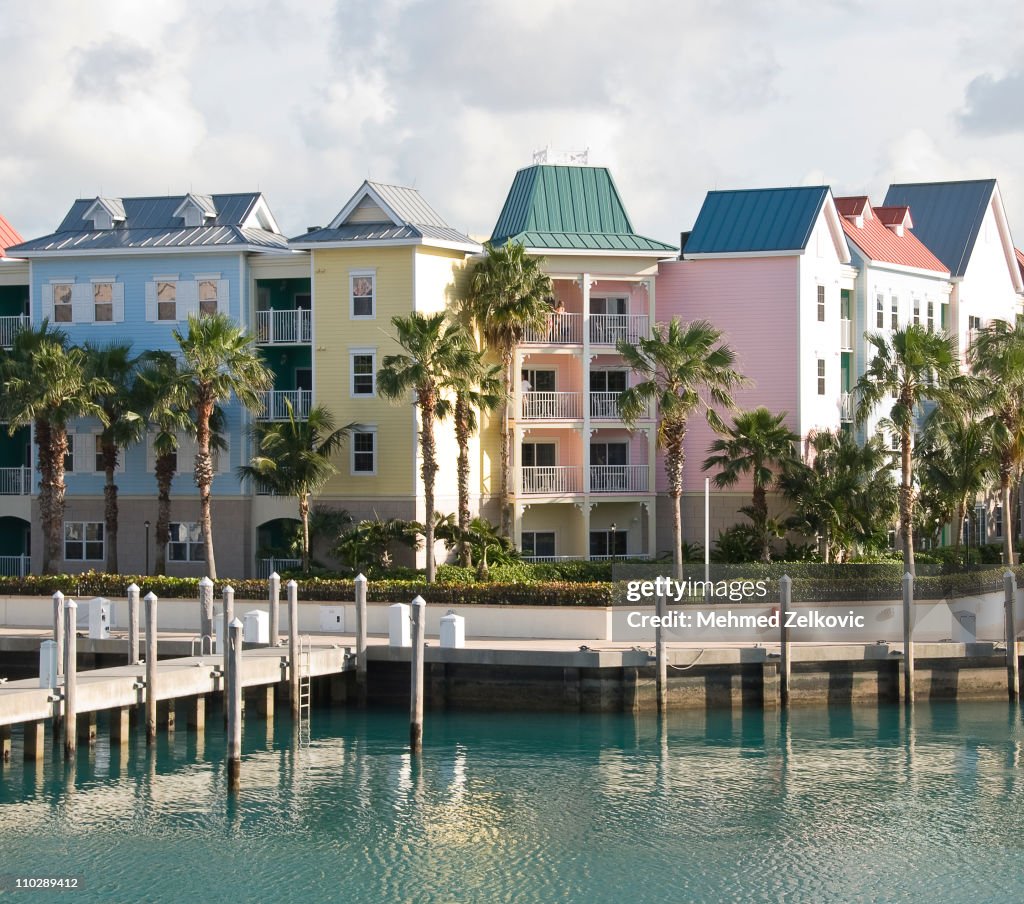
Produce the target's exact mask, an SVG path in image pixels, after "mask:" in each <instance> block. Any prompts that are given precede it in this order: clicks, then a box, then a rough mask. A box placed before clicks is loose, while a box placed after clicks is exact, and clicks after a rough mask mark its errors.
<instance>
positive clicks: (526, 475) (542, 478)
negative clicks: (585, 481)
mask: <svg viewBox="0 0 1024 904" xmlns="http://www.w3.org/2000/svg"><path fill="white" fill-rule="evenodd" d="M579 492H580V469H579V468H578V467H574V466H572V465H541V466H539V467H530V468H523V493H533V494H544V495H555V494H559V493H579Z"/></svg>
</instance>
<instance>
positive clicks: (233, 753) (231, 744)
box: [224, 618, 242, 791]
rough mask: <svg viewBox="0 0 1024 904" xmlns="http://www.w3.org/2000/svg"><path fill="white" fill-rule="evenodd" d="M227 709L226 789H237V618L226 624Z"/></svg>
mask: <svg viewBox="0 0 1024 904" xmlns="http://www.w3.org/2000/svg"><path fill="white" fill-rule="evenodd" d="M224 636H225V638H226V642H225V644H224V647H225V649H226V650H227V651H228V657H227V663H228V667H227V672H226V675H227V687H226V691H227V693H226V694H225V700H226V701H227V710H228V790H229V791H237V790H238V789H239V785H240V784H241V782H240V779H241V771H242V623H241V621H239V620H238V619H237V618H235V619H232V620H231V622H230V624H228V625H227V626H226V632H225V634H224Z"/></svg>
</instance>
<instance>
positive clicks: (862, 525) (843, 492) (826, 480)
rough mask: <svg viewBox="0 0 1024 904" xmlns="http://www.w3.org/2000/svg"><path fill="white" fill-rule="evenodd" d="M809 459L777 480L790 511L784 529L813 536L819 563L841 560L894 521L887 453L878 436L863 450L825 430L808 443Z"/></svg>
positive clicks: (847, 438)
mask: <svg viewBox="0 0 1024 904" xmlns="http://www.w3.org/2000/svg"><path fill="white" fill-rule="evenodd" d="M809 457H810V461H809V462H808V463H806V464H803V463H799V464H794V465H793V466H792V467H790V468H788V469H786V470H785V471H784V472H783V473H782V475H781V476H780V477H779V488H780V489H781V490H782V493H783V495H785V497H786V498H787V499H788V500H789V501H790V502H791V503H792V505H793V508H794V510H795V514H794V516H793V517H792V518H790V519H789V520H788V522H787V526H789V527H791V528H793V529H795V530H799V531H801V532H803V533H805V534H809V535H812V536H814V537H816V538H817V540H818V547H819V549H820V551H821V557H822V560H823V561H825V562H830V561H834V560H836V559H841V558H846V557H847V556H848V555H849V554H850V553H851V552H852V551H853V549H854V548H855V547H856V546H857V545H858V544H864V543H870V542H872V540H873V539H874V538H875V536H876V535H877V533H878V525H879V524H889V523H890V522H891V521H892V519H893V518H895V517H896V511H897V498H896V496H897V494H896V484H895V483H894V482H893V479H892V473H891V468H892V461H891V457H890V453H889V452H888V451H887V450H886V449H885V447H884V446H883V445H882V440H881V438H880V437H878V436H873V437H871V438H870V439H869V440H868V441H867V442H866V443H865V444H864V445H863V446H862V445H860V444H859V443H857V441H856V440H855V439H854V438H853V437H852V436H851V435H850V434H849V433H848V432H846V431H842V430H841V431H839V432H837V433H833V432H832V431H829V430H826V431H823V432H821V433H817V434H815V435H814V437H813V438H812V439H811V455H810V456H809Z"/></svg>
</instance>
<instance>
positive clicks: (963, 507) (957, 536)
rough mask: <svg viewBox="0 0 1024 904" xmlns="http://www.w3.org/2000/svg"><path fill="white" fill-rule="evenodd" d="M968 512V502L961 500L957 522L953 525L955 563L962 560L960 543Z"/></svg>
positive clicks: (956, 516) (958, 505) (957, 509)
mask: <svg viewBox="0 0 1024 904" xmlns="http://www.w3.org/2000/svg"><path fill="white" fill-rule="evenodd" d="M966 512H967V502H966V501H965V500H961V501H960V502H958V503H957V504H956V514H955V516H954V517H955V518H956V521H955V522H954V524H953V561H954V562H956V561H957V560H958V559H959V558H960V541H961V538H962V537H963V533H964V514H965V513H966Z"/></svg>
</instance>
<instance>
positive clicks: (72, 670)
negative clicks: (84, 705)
mask: <svg viewBox="0 0 1024 904" xmlns="http://www.w3.org/2000/svg"><path fill="white" fill-rule="evenodd" d="M77 630H78V603H76V602H75V601H74V600H65V601H64V757H65V759H71V758H72V757H74V755H75V749H76V746H77V743H78V731H77V727H78V633H77Z"/></svg>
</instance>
